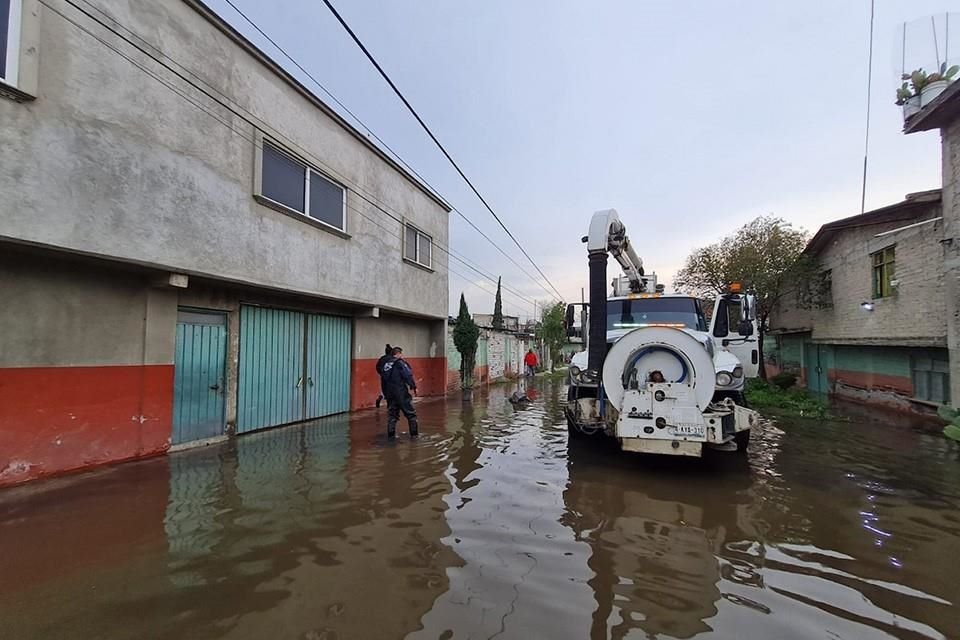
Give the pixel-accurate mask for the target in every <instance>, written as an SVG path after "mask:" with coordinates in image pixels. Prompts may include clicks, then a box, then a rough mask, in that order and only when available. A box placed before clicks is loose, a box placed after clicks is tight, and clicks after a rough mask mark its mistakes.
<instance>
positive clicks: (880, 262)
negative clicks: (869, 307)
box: [870, 247, 896, 298]
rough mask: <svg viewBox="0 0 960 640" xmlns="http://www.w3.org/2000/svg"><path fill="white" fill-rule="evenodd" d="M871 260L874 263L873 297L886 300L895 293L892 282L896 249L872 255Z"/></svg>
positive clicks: (890, 248) (891, 248) (884, 250)
mask: <svg viewBox="0 0 960 640" xmlns="http://www.w3.org/2000/svg"><path fill="white" fill-rule="evenodd" d="M870 258H871V260H872V261H873V297H874V298H886V297H887V296H889V295H891V294H892V293H893V287H892V286H891V285H890V281H891V280H893V274H894V269H895V267H896V256H895V253H894V247H887V248H886V249H881V250H880V251H877V252H876V253H871V254H870Z"/></svg>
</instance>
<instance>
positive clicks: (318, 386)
mask: <svg viewBox="0 0 960 640" xmlns="http://www.w3.org/2000/svg"><path fill="white" fill-rule="evenodd" d="M350 345H351V321H350V318H343V317H339V316H324V315H310V316H307V353H306V371H307V377H306V387H305V393H306V408H305V409H306V411H305V417H306V418H319V417H321V416H328V415H332V414H334V413H343V412H344V411H349V410H350V349H351V347H350Z"/></svg>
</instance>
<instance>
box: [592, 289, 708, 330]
mask: <svg viewBox="0 0 960 640" xmlns="http://www.w3.org/2000/svg"><path fill="white" fill-rule="evenodd" d="M637 327H676V328H678V329H683V328H687V329H693V330H695V331H706V330H707V321H706V319H705V318H704V316H703V310H702V309H701V308H700V303H699V301H698V300H696V299H695V298H663V297H661V298H635V299H633V300H610V301H609V302H607V331H616V330H618V329H636V328H637Z"/></svg>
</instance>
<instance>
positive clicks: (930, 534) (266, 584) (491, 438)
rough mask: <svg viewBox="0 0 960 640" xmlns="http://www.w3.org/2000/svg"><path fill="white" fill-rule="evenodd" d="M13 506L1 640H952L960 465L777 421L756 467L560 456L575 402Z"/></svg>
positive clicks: (937, 454)
mask: <svg viewBox="0 0 960 640" xmlns="http://www.w3.org/2000/svg"><path fill="white" fill-rule="evenodd" d="M537 384H538V386H537V387H536V388H531V393H530V395H531V396H532V397H534V402H533V404H532V405H531V406H530V407H529V408H528V409H525V410H515V409H514V408H513V407H512V406H511V405H510V404H509V403H508V402H507V401H506V398H507V396H508V395H509V393H510V392H511V391H512V388H510V387H506V386H504V387H495V388H493V389H491V390H490V391H489V392H487V393H484V394H478V395H477V396H476V397H475V398H474V399H473V401H472V402H470V403H464V402H462V401H461V399H460V398H459V397H457V398H454V399H450V400H447V401H431V402H422V403H420V404H419V411H420V414H421V416H422V417H421V425H422V426H421V429H422V432H423V433H424V435H423V436H422V437H421V438H420V439H419V440H416V441H411V440H409V438H407V437H406V435H405V434H404V435H403V436H402V437H401V438H400V439H399V440H398V441H397V442H387V441H386V439H385V438H384V436H383V431H384V422H385V415H384V413H385V412H381V413H379V414H377V413H372V412H371V413H365V414H359V415H355V416H353V417H338V418H333V419H326V420H320V421H316V422H312V423H308V424H305V425H298V426H294V427H288V428H283V429H276V430H272V431H268V432H263V433H258V434H253V435H248V436H244V437H241V438H238V439H236V440H234V441H232V442H229V443H225V444H223V445H219V446H215V447H208V448H204V449H200V450H195V451H189V452H184V453H179V454H174V455H171V456H168V457H164V458H159V459H154V460H149V461H144V462H139V463H131V464H126V465H120V466H117V467H114V468H111V469H107V470H101V471H96V472H93V473H88V474H82V475H75V476H71V477H67V478H61V479H55V480H51V481H45V482H39V483H34V484H32V485H28V486H25V487H19V488H15V489H10V490H6V491H0V638H3V639H4V640H8V639H16V640H19V639H31V638H43V639H61V638H82V639H95V638H111V639H112V638H130V639H137V640H143V639H160V638H178V639H179V638H229V639H238V640H247V639H251V640H253V639H256V640H261V639H266V640H283V639H287V638H290V639H298V640H299V639H305V640H332V639H334V638H340V639H354V638H356V639H379V638H417V639H427V638H429V639H449V638H522V639H536V638H549V639H560V638H574V639H588V638H589V639H597V638H693V637H715V638H771V639H777V640H783V639H788V638H890V637H893V638H960V608H958V606H957V605H958V603H960V449H958V446H957V444H956V443H953V442H950V441H948V440H946V439H944V438H943V437H942V436H940V435H938V434H937V433H935V432H932V433H930V432H924V431H922V430H920V429H917V428H914V427H911V426H910V425H906V424H899V425H898V424H879V423H872V424H871V423H846V424H844V423H840V424H817V423H812V422H800V423H796V424H786V423H781V424H772V423H767V424H765V425H763V426H762V428H760V429H758V430H757V431H755V432H754V434H753V441H752V443H751V448H750V451H749V455H748V456H747V458H746V459H743V457H737V456H735V455H734V456H731V454H726V455H721V456H718V457H716V458H715V459H713V460H706V461H696V460H673V459H668V460H664V459H648V458H643V457H639V456H636V455H631V454H619V453H617V452H616V451H613V450H610V449H609V448H607V447H604V446H602V444H599V443H596V442H589V441H588V442H581V441H580V439H575V440H574V441H573V442H568V437H567V431H566V427H565V424H564V420H563V416H562V413H561V404H560V402H561V400H562V398H563V397H564V389H563V386H562V385H559V384H550V383H546V382H538V383H537Z"/></svg>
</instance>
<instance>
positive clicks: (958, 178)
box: [941, 120, 960, 404]
mask: <svg viewBox="0 0 960 640" xmlns="http://www.w3.org/2000/svg"><path fill="white" fill-rule="evenodd" d="M941 133H942V136H943V152H942V159H943V219H944V220H943V221H944V232H943V238H944V240H945V242H944V243H943V252H944V263H945V266H946V268H947V272H946V276H945V282H944V294H945V296H946V297H947V305H948V306H947V309H946V314H945V315H946V322H947V344H948V347H949V348H950V380H951V392H950V393H951V396H952V397H953V398H960V120H955V121H954V122H953V123H952V124H951V125H950V126H949V127H947V128H945V129H943V131H942V132H941ZM956 403H957V401H956V400H955V401H954V404H956Z"/></svg>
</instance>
